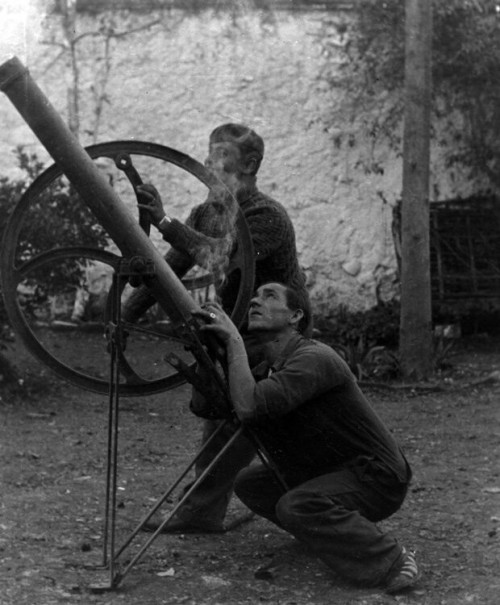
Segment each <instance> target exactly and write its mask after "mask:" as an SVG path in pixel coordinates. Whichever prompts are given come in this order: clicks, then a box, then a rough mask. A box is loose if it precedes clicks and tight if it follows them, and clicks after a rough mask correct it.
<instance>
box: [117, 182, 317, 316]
mask: <svg viewBox="0 0 500 605" xmlns="http://www.w3.org/2000/svg"><path fill="white" fill-rule="evenodd" d="M237 201H238V204H239V206H240V208H241V210H242V212H243V215H244V217H245V219H246V221H247V224H248V228H249V231H250V236H251V239H252V242H253V246H254V254H255V288H258V287H259V286H260V285H261V284H263V283H266V282H271V281H278V282H282V283H285V284H287V285H290V286H292V287H294V288H302V287H304V286H305V279H304V274H303V272H302V270H301V268H300V266H299V262H298V259H297V249H296V244H295V231H294V228H293V225H292V222H291V220H290V217H289V216H288V214H287V212H286V210H285V208H284V207H283V206H282V205H281V204H280V203H279V202H277V201H276V200H273V199H272V198H270V197H268V196H266V195H264V194H263V193H261V192H260V191H258V189H257V188H255V187H254V188H251V189H247V190H244V191H241V192H239V194H238V196H237ZM226 210H227V209H226V208H225V207H224V205H223V204H221V203H220V202H217V201H214V200H211V199H210V197H209V198H208V199H207V200H206V201H205V202H204V203H203V204H200V205H198V206H196V207H195V208H193V210H192V211H191V213H190V215H189V217H188V219H187V220H186V222H185V223H182V222H180V221H178V220H177V219H172V221H171V222H170V223H169V224H168V225H167V226H166V227H165V228H164V230H163V231H162V234H163V238H164V239H165V240H166V241H167V242H169V243H170V244H171V246H172V248H171V249H170V250H169V251H168V252H167V254H166V256H165V259H166V260H167V262H168V263H169V265H170V266H171V268H172V269H173V271H174V272H175V273H176V274H177V275H178V276H179V277H183V276H184V275H185V274H186V273H187V271H188V270H189V269H191V267H193V266H194V265H195V264H199V265H201V266H205V261H206V258H207V252H208V251H210V252H211V253H212V254H214V255H217V254H218V253H220V252H221V250H222V251H224V247H225V246H226V245H227V238H225V237H224V235H225V232H226V230H227V222H228V220H227V216H225V214H226ZM227 252H228V255H229V258H230V257H231V256H233V255H234V254H235V253H236V246H235V245H233V247H232V249H231V250H230V251H229V250H227ZM239 280H240V276H239V272H237V271H235V272H232V273H230V274H229V275H228V276H227V279H226V280H225V281H224V282H223V284H222V286H221V287H220V289H219V292H218V294H219V296H220V298H221V302H222V305H223V306H224V308H225V309H227V310H230V309H232V307H233V305H234V303H235V301H236V297H237V294H238V289H239V283H240V282H239ZM154 302H155V301H154V299H153V297H152V296H151V295H150V294H149V292H148V290H147V288H145V287H140V288H137V289H136V290H135V291H134V292H133V293H132V295H131V296H130V297H129V299H128V301H127V302H126V304H125V308H124V310H123V316H124V319H126V320H128V321H134V320H135V319H137V318H138V317H139V316H140V315H142V313H144V312H145V311H146V310H147V309H148V308H149V307H150V306H151V305H152V304H153V303H154Z"/></svg>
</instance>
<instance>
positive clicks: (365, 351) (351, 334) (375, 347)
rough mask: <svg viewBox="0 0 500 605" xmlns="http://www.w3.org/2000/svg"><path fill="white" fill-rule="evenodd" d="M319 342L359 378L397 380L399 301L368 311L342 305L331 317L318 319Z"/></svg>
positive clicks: (316, 320)
mask: <svg viewBox="0 0 500 605" xmlns="http://www.w3.org/2000/svg"><path fill="white" fill-rule="evenodd" d="M315 326H316V328H317V329H318V331H319V339H320V340H322V341H323V342H326V343H327V344H329V345H330V346H331V347H333V348H334V349H335V350H336V351H337V352H338V353H339V354H340V355H341V356H342V357H343V358H344V359H345V360H346V362H347V363H348V365H349V367H350V368H351V370H352V371H353V373H354V374H355V375H356V376H357V377H358V378H359V379H361V378H364V377H367V376H376V377H379V378H393V377H394V376H396V375H397V373H398V372H399V362H398V359H397V355H396V354H395V353H393V352H392V350H397V346H398V340H399V302H397V301H390V302H379V303H378V304H377V305H375V306H374V307H372V308H371V309H368V310H367V311H349V310H348V309H347V308H346V307H344V306H340V307H339V309H338V310H337V312H336V313H335V314H334V315H332V316H330V317H327V318H316V319H315Z"/></svg>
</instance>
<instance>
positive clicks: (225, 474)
mask: <svg viewBox="0 0 500 605" xmlns="http://www.w3.org/2000/svg"><path fill="white" fill-rule="evenodd" d="M220 422H221V421H215V420H205V421H204V425H203V436H202V447H203V452H202V454H201V456H200V458H199V459H198V461H197V463H196V476H197V477H199V476H200V475H201V473H202V472H203V471H204V470H205V469H206V468H207V467H208V465H209V464H210V463H211V462H212V460H213V459H214V458H215V456H216V455H217V454H218V453H219V451H220V450H221V448H222V447H223V446H225V445H226V443H227V442H228V440H229V438H230V437H231V436H232V435H233V434H234V432H235V431H236V430H237V426H236V425H234V424H232V423H228V424H227V425H226V426H225V427H224V429H223V430H222V431H221V432H219V433H218V434H217V435H216V437H215V439H214V440H212V441H211V442H210V443H209V444H208V446H207V445H205V444H206V442H207V440H208V438H209V437H210V436H211V434H212V433H213V431H214V430H215V429H216V428H217V427H218V425H219V423H220ZM255 454H256V452H255V448H254V446H253V445H252V443H251V442H250V441H249V440H248V439H247V438H246V437H245V436H244V435H243V434H241V435H240V436H239V437H238V438H237V439H236V441H234V442H233V444H232V445H231V446H230V448H229V449H228V450H227V451H226V453H225V454H224V455H223V457H222V458H221V459H220V460H219V461H218V462H217V464H216V465H215V466H214V467H213V468H212V470H211V471H210V472H209V474H208V475H207V476H206V477H205V479H203V481H202V482H201V483H200V484H199V485H198V486H197V487H196V489H195V490H194V492H193V493H192V494H191V495H190V496H189V498H188V500H187V501H186V502H185V503H184V504H183V506H182V507H181V508H180V509H179V511H178V513H177V515H178V516H179V517H180V518H182V519H184V520H185V521H189V522H194V523H200V524H202V525H205V526H207V527H210V526H214V527H217V526H219V525H221V524H222V523H223V521H224V517H225V515H226V512H227V507H228V505H229V501H230V499H231V496H232V494H233V488H234V481H235V478H236V475H237V474H238V473H239V472H240V470H241V469H243V468H244V467H246V466H248V465H249V464H250V462H251V461H252V459H253V458H254V456H255ZM188 487H189V486H188Z"/></svg>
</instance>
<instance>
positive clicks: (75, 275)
mask: <svg viewBox="0 0 500 605" xmlns="http://www.w3.org/2000/svg"><path fill="white" fill-rule="evenodd" d="M17 158H18V164H19V167H20V169H21V170H22V171H23V173H24V176H23V178H18V179H9V178H7V177H1V178H0V214H1V215H2V216H3V217H6V216H7V215H9V214H10V213H11V212H12V210H13V209H14V207H15V205H16V204H17V202H18V200H19V199H20V197H21V195H22V194H23V192H24V190H25V189H26V188H27V184H28V183H30V182H31V181H32V180H33V179H34V178H36V176H37V175H38V174H39V173H40V172H41V171H42V169H43V164H42V163H41V162H40V161H39V160H38V158H37V156H36V154H28V153H26V152H25V151H24V149H23V148H22V147H19V148H18V149H17ZM76 201H77V196H76V194H75V193H74V192H73V191H72V190H71V187H70V186H69V185H68V184H67V183H65V182H64V180H62V179H60V180H57V181H55V182H54V184H53V185H52V186H50V187H49V188H47V189H46V190H44V191H43V193H42V194H41V195H40V196H38V197H37V198H34V199H33V200H32V203H31V205H30V208H29V216H28V217H27V219H26V220H25V221H24V222H25V227H23V229H22V230H21V232H20V235H19V246H18V251H17V252H16V255H17V260H18V261H27V260H29V259H31V258H33V257H34V256H36V255H37V254H39V253H40V252H42V251H47V250H51V249H53V248H54V243H55V242H57V245H58V246H69V245H82V246H95V247H97V246H100V247H104V246H105V245H106V244H107V241H108V240H107V237H106V233H105V231H104V230H103V229H102V227H101V226H100V225H98V224H97V223H96V221H95V219H94V218H93V216H92V214H91V213H90V211H89V210H88V209H87V207H86V206H85V205H84V204H82V203H75V202H76ZM5 227H6V221H2V223H1V224H0V238H2V239H3V235H4V230H5ZM30 277H31V278H32V279H31V281H32V282H34V285H33V284H31V290H30V295H29V296H27V297H26V300H25V311H26V312H28V313H31V314H34V313H35V312H36V308H37V307H38V306H39V305H41V304H42V303H43V302H44V301H45V300H46V299H47V297H48V296H49V295H51V294H55V293H58V292H64V291H67V289H68V287H69V286H71V285H73V286H75V285H78V284H79V283H80V282H81V279H82V268H81V267H80V265H79V264H78V263H77V262H76V261H73V260H68V261H65V262H61V263H58V264H57V266H52V267H51V266H48V265H45V266H44V267H42V268H40V269H38V270H37V271H36V273H35V272H32V273H31V275H30ZM43 284H50V288H49V287H47V286H44V285H43ZM28 285H29V284H28ZM8 323H9V322H8V317H7V315H6V311H5V307H4V304H3V299H2V298H0V348H4V347H5V342H6V341H7V340H8V339H9V334H10V332H9V329H8V328H7V327H6V326H8ZM0 370H1V367H0Z"/></svg>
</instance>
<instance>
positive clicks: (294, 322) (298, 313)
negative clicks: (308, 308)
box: [288, 309, 304, 328]
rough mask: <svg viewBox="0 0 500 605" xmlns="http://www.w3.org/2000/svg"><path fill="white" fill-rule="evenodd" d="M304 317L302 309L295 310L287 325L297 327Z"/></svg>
mask: <svg viewBox="0 0 500 605" xmlns="http://www.w3.org/2000/svg"><path fill="white" fill-rule="evenodd" d="M303 317H304V311H302V309H295V311H294V312H293V313H292V315H291V316H290V319H289V320H288V323H289V324H290V325H291V326H294V327H295V328H297V327H298V325H299V322H300V320H301V319H302V318H303Z"/></svg>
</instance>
